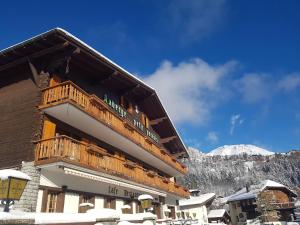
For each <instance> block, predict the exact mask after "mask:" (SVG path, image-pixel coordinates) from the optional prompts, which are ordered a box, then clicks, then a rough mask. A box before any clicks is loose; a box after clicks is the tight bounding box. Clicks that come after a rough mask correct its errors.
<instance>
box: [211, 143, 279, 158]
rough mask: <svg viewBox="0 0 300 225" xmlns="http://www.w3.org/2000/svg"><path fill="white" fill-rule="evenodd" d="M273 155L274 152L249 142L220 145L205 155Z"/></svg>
mask: <svg viewBox="0 0 300 225" xmlns="http://www.w3.org/2000/svg"><path fill="white" fill-rule="evenodd" d="M242 154H247V155H273V154H275V153H274V152H271V151H269V150H266V149H263V148H260V147H257V146H255V145H250V144H238V145H223V146H220V147H218V148H216V149H214V150H212V151H210V152H209V153H207V154H206V155H207V156H216V155H220V156H232V155H242Z"/></svg>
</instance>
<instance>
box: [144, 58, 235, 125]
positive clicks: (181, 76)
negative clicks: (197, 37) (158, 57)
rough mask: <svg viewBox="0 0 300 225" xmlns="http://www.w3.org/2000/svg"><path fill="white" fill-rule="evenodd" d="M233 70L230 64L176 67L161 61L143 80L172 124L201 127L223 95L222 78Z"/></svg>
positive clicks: (198, 62) (195, 61) (194, 63)
mask: <svg viewBox="0 0 300 225" xmlns="http://www.w3.org/2000/svg"><path fill="white" fill-rule="evenodd" d="M235 66H236V62H234V61H229V62H227V63H225V64H223V65H219V66H212V65H209V64H208V63H206V62H205V61H203V60H202V59H200V58H196V59H192V60H190V61H186V62H181V63H179V64H178V65H173V64H172V63H171V62H170V61H165V62H163V63H162V64H161V66H160V67H158V68H157V69H156V71H155V72H154V73H153V74H151V75H149V76H147V77H146V78H144V80H145V82H146V83H147V84H149V85H150V86H152V87H154V88H155V89H156V91H157V93H158V95H159V97H160V98H161V101H162V102H163V104H164V106H165V107H166V109H167V111H168V112H169V114H170V117H171V118H172V120H173V121H174V122H175V123H184V122H188V123H193V124H194V123H204V122H205V121H207V119H208V117H209V114H210V112H211V110H212V108H214V107H215V105H216V104H217V103H218V102H219V101H220V99H221V98H222V97H223V96H224V95H225V94H224V93H221V90H222V88H221V85H220V84H221V80H222V78H223V77H224V76H225V75H227V74H228V73H229V72H230V71H232V70H233V69H234V68H235Z"/></svg>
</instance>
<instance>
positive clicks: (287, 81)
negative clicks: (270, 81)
mask: <svg viewBox="0 0 300 225" xmlns="http://www.w3.org/2000/svg"><path fill="white" fill-rule="evenodd" d="M298 87H300V73H293V74H288V75H286V76H285V77H284V78H282V79H281V80H280V81H279V82H278V88H279V89H280V90H284V91H293V90H295V89H296V88H298Z"/></svg>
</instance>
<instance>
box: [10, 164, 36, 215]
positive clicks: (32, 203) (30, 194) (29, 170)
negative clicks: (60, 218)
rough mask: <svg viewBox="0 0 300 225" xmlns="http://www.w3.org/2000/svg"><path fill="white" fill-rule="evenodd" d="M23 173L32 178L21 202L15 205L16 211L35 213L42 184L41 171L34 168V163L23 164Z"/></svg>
mask: <svg viewBox="0 0 300 225" xmlns="http://www.w3.org/2000/svg"><path fill="white" fill-rule="evenodd" d="M21 171H22V172H24V173H26V174H27V175H28V176H30V177H31V181H29V182H28V183H27V185H26V188H25V190H24V192H23V194H22V197H21V199H20V201H16V202H15V204H14V208H15V209H20V210H22V211H24V212H35V211H36V204H37V197H38V191H39V184H40V171H39V170H38V169H37V168H36V167H35V166H34V162H22V168H21Z"/></svg>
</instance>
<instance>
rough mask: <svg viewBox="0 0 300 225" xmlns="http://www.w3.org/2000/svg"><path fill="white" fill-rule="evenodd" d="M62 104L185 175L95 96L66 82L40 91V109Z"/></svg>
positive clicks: (157, 146) (174, 162) (172, 161)
mask: <svg viewBox="0 0 300 225" xmlns="http://www.w3.org/2000/svg"><path fill="white" fill-rule="evenodd" d="M65 101H69V102H72V103H74V104H76V105H77V106H79V107H81V108H82V109H83V110H84V111H85V112H86V113H88V114H90V115H91V116H93V117H94V118H96V119H97V120H98V121H100V122H102V123H104V124H106V125H107V126H109V127H110V128H112V129H113V130H115V131H116V132H118V133H119V134H121V135H123V136H124V137H126V138H128V139H129V140H131V141H133V142H134V143H136V144H137V145H139V146H141V147H142V148H143V149H145V150H146V151H148V152H150V153H151V154H153V155H154V156H156V157H158V158H159V159H161V160H163V161H165V162H166V163H168V164H169V165H170V166H172V167H173V168H175V169H176V170H178V171H179V172H181V173H183V174H186V173H187V168H186V166H185V165H183V164H181V163H180V162H178V161H177V160H176V158H174V157H173V156H172V155H170V154H168V153H167V152H166V151H165V150H164V149H163V148H162V146H160V145H159V143H156V142H155V141H153V140H152V139H151V138H150V137H149V136H147V135H145V134H144V133H142V132H141V131H140V130H139V129H137V128H136V127H135V126H134V124H132V121H130V120H129V119H127V118H126V117H124V116H122V115H123V114H122V115H121V114H118V113H117V112H116V111H115V110H113V109H112V108H111V107H110V106H108V105H107V104H106V103H105V102H104V101H103V100H102V99H100V98H98V97H97V96H95V95H89V94H88V93H86V92H85V91H83V90H82V89H81V88H79V87H78V86H77V85H75V84H74V83H72V82H71V81H67V82H64V83H61V84H59V85H56V86H54V87H49V88H46V89H44V90H43V98H42V105H41V106H40V108H45V107H48V106H51V105H55V104H59V103H62V102H65Z"/></svg>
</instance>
